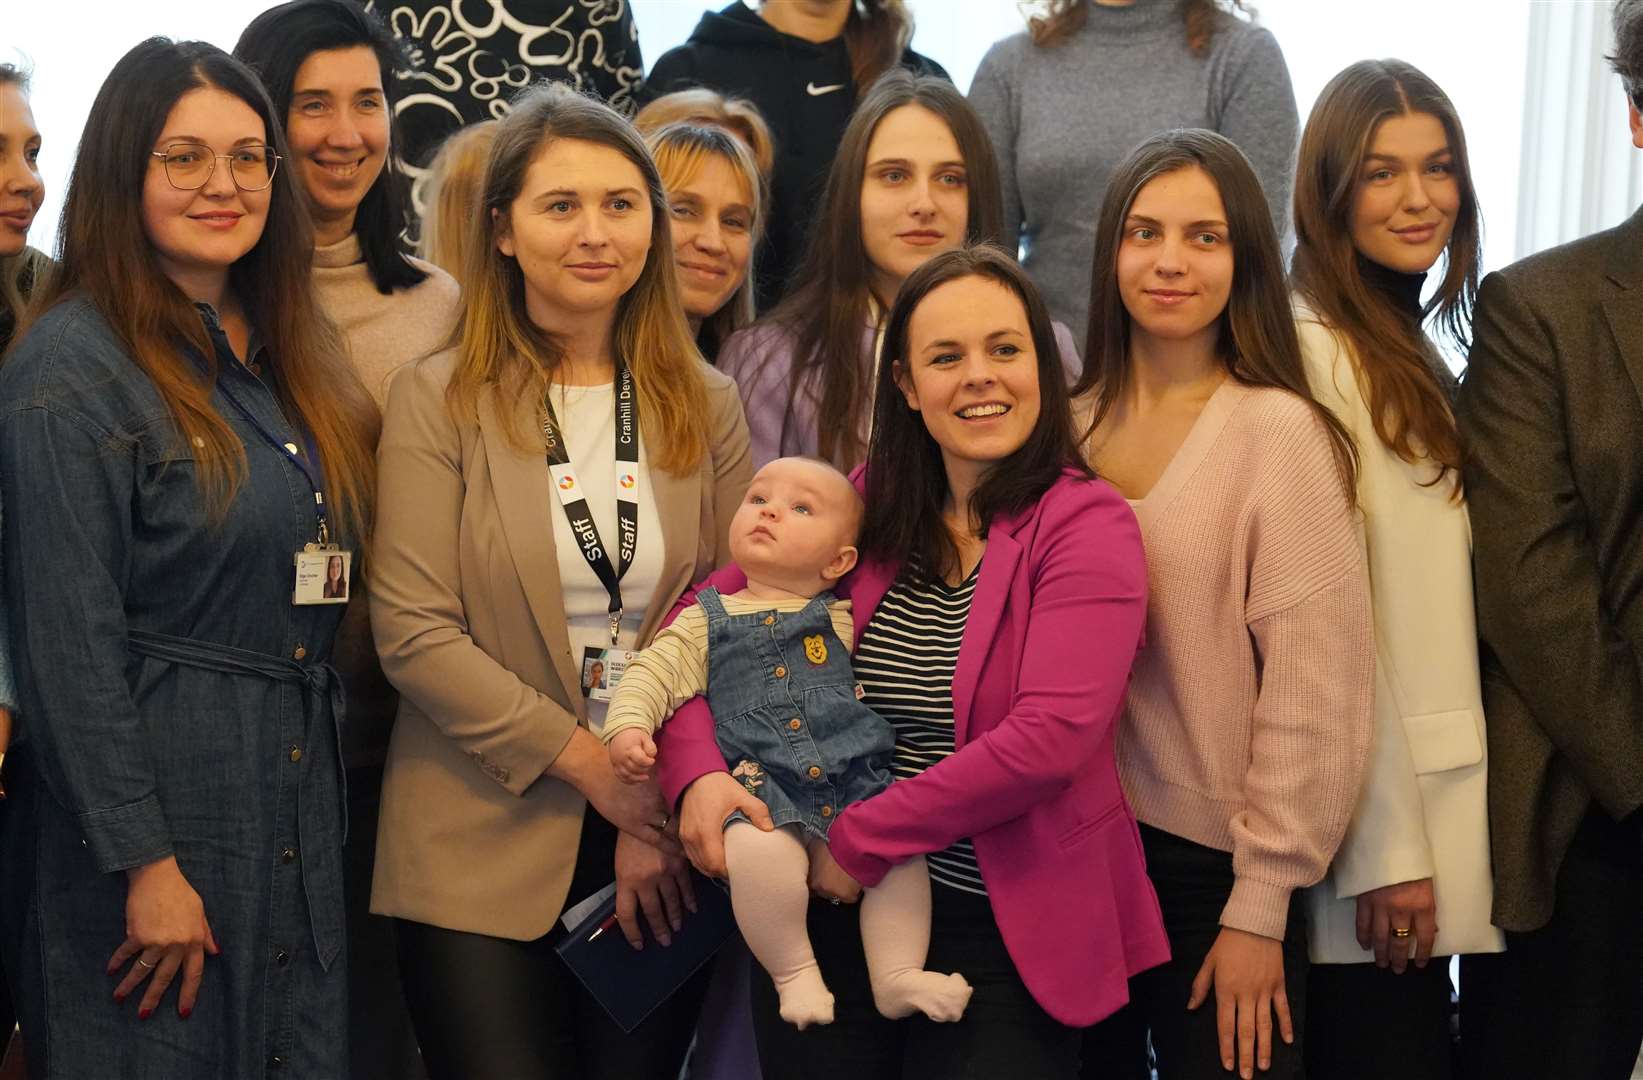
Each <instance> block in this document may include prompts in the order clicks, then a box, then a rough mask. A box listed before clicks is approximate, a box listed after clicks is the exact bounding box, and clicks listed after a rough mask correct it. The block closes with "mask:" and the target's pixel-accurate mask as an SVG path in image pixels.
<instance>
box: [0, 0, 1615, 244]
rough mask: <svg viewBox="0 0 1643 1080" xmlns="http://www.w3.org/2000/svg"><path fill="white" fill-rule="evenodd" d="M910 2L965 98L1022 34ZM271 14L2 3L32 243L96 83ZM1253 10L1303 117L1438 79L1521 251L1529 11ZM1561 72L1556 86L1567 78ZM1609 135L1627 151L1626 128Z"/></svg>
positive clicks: (993, 19)
mask: <svg viewBox="0 0 1643 1080" xmlns="http://www.w3.org/2000/svg"><path fill="white" fill-rule="evenodd" d="M630 2H631V3H632V4H633V7H634V13H635V17H636V18H637V20H638V23H639V29H640V42H641V45H642V47H643V49H644V53H645V56H646V58H647V59H649V60H652V61H654V60H655V58H656V57H658V56H660V55H661V54H662V53H663V52H664V51H666V50H667V49H668V48H670V47H671V46H673V45H676V44H678V43H680V42H682V41H683V40H684V39H685V38H686V36H688V34H689V32H690V29H691V27H692V26H694V25H695V23H696V20H697V19H698V18H699V17H700V16H701V13H702V12H703V11H705V10H708V8H709V7H710V6H712V7H717V6H719V5H718V4H713V5H709V4H707V3H704V2H702V0H630ZM1566 2H1573V0H1566ZM911 4H912V7H913V10H914V13H915V15H916V18H917V20H918V32H917V36H916V38H915V39H914V45H915V47H916V48H918V49H919V50H920V51H921V52H924V53H926V54H927V55H930V56H932V57H934V58H935V59H936V60H938V61H940V62H941V63H942V64H943V65H944V66H945V67H946V68H947V69H948V70H949V71H950V72H951V73H952V75H953V78H954V80H955V81H956V82H957V83H958V85H959V86H960V87H961V88H967V87H968V86H969V84H970V79H971V76H972V75H973V74H974V72H975V68H976V65H977V64H978V63H979V62H980V60H981V56H982V54H983V53H984V52H985V51H986V49H987V47H988V46H989V45H990V44H991V43H992V42H993V41H994V40H996V39H997V38H999V37H1002V36H1004V35H1006V34H1010V33H1015V32H1017V31H1019V30H1020V29H1022V27H1023V25H1024V23H1023V22H1022V18H1021V15H1020V12H1019V10H1018V8H1017V5H1016V3H1015V2H1014V0H911ZM266 6H268V5H267V4H266V3H265V2H264V0H213V2H212V3H209V4H202V3H198V2H196V0H140V2H137V3H133V2H130V0H44V2H38V3H24V2H22V0H17V2H15V3H7V5H6V7H7V11H6V15H5V26H6V34H7V40H6V41H5V42H4V43H3V44H0V57H3V58H8V59H9V58H14V57H15V56H16V55H18V54H21V55H22V56H23V57H24V58H25V59H27V60H28V61H30V62H31V63H32V64H33V66H34V68H35V85H34V99H33V103H34V111H35V116H36V118H37V119H38V120H39V122H40V126H41V129H42V130H43V131H44V132H45V148H44V153H43V155H42V164H43V168H44V171H45V175H46V180H47V184H48V189H47V197H46V205H45V207H44V209H43V211H42V217H41V219H40V224H39V225H38V226H36V229H35V232H34V236H33V239H34V241H35V243H36V245H37V246H49V245H50V244H51V238H52V235H53V233H54V232H55V225H56V219H57V214H58V211H59V208H60V205H61V204H60V196H61V194H62V190H63V185H64V183H65V182H66V180H67V177H68V170H69V166H70V164H71V162H72V158H73V150H74V144H75V142H76V140H77V139H78V137H79V132H80V128H81V126H82V125H83V123H84V120H85V115H86V113H87V111H88V110H89V108H90V105H91V101H92V98H93V97H94V96H95V94H96V92H97V86H98V84H99V83H100V82H101V80H102V78H103V76H104V75H105V74H106V73H107V72H108V69H109V67H110V66H111V65H112V64H113V63H114V61H115V60H117V59H118V58H119V56H120V55H121V54H122V53H123V52H124V51H125V50H126V49H128V48H130V47H131V45H133V44H134V43H136V42H137V41H138V40H140V39H141V38H143V37H145V36H147V35H150V34H167V35H171V36H178V37H192V38H204V39H205V40H208V41H213V42H215V43H217V44H219V45H222V46H224V47H230V46H232V45H233V42H234V40H235V38H237V37H238V35H239V31H240V29H241V28H242V27H243V26H244V25H245V23H246V22H247V21H249V20H250V18H251V17H252V16H253V15H254V14H256V13H257V12H258V11H260V10H262V9H263V8H264V7H266ZM1257 7H1258V9H1259V11H1260V15H1261V20H1262V22H1263V23H1264V25H1266V26H1267V27H1269V28H1270V29H1271V30H1272V31H1273V33H1274V34H1276V35H1277V37H1278V41H1279V43H1280V44H1281V45H1282V46H1283V49H1284V53H1285V55H1286V57H1287V58H1288V62H1289V67H1290V72H1291V75H1292V76H1293V78H1294V82H1295V90H1296V97H1297V99H1298V101H1299V103H1300V107H1301V112H1302V115H1303V117H1304V115H1305V113H1306V111H1307V109H1308V108H1309V107H1310V106H1311V103H1312V101H1313V99H1314V97H1316V95H1317V92H1318V90H1319V89H1320V88H1322V86H1323V84H1324V83H1325V82H1326V81H1327V80H1328V79H1329V77H1330V76H1331V75H1333V74H1334V73H1335V72H1336V71H1337V70H1339V69H1340V68H1341V67H1343V66H1344V65H1346V64H1347V63H1350V62H1351V61H1353V60H1356V59H1359V58H1362V57H1366V56H1397V57H1400V58H1402V59H1405V60H1408V61H1410V62H1411V63H1414V64H1416V65H1417V66H1419V67H1421V68H1423V69H1425V70H1426V71H1427V73H1428V74H1430V75H1431V76H1432V77H1433V78H1435V79H1436V80H1437V81H1438V82H1439V83H1440V84H1441V85H1442V86H1443V87H1444V88H1445V89H1446V90H1447V91H1448V92H1449V94H1450V96H1451V97H1452V98H1454V100H1455V104H1456V106H1457V107H1458V108H1459V110H1460V113H1461V117H1462V119H1463V121H1464V122H1465V124H1466V129H1467V138H1468V141H1469V143H1470V146H1471V150H1472V160H1473V164H1474V168H1475V171H1476V174H1477V185H1478V188H1479V193H1480V197H1481V199H1482V202H1483V210H1484V219H1485V222H1486V226H1487V234H1486V244H1485V261H1486V264H1487V265H1488V266H1490V267H1495V266H1500V265H1503V264H1504V263H1506V262H1508V261H1510V260H1511V259H1512V258H1513V257H1514V255H1515V254H1517V252H1516V251H1515V248H1516V246H1517V245H1516V232H1517V227H1518V226H1517V217H1518V215H1517V200H1518V173H1519V168H1520V150H1521V146H1522V126H1523V119H1524V115H1525V107H1524V85H1525V71H1526V69H1527V62H1526V55H1527V53H1526V50H1527V47H1528V28H1529V21H1530V20H1529V10H1530V7H1531V0H1258V4H1257ZM1555 64H1556V61H1554V70H1553V71H1552V72H1551V76H1552V77H1553V78H1556V77H1558V74H1559V73H1558V72H1557V71H1556V70H1555ZM1563 65H1564V69H1565V70H1564V71H1563V73H1562V74H1563V77H1564V78H1566V79H1568V80H1574V79H1577V78H1578V79H1585V78H1587V76H1588V73H1587V72H1578V73H1577V72H1574V71H1573V70H1572V68H1571V67H1570V65H1569V64H1568V63H1567V62H1566V61H1565V62H1563ZM1615 92H1616V93H1618V92H1619V91H1618V89H1616V91H1615ZM1613 137H1614V139H1615V140H1617V141H1618V140H1623V139H1624V138H1625V133H1624V130H1620V131H1616V132H1614V133H1613ZM1623 145H1624V144H1622V147H1623ZM1540 197H1541V198H1544V197H1545V195H1544V193H1542V194H1541V196H1540ZM1616 220H1618V218H1616ZM1609 223H1610V222H1607V221H1605V222H1602V223H1601V224H1609Z"/></svg>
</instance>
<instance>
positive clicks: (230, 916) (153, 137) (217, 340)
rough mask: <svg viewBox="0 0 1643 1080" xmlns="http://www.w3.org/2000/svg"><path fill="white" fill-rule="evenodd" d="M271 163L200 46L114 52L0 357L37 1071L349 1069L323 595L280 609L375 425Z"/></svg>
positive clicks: (343, 505) (19, 931)
mask: <svg viewBox="0 0 1643 1080" xmlns="http://www.w3.org/2000/svg"><path fill="white" fill-rule="evenodd" d="M282 156H283V140H282V138H281V136H280V133H279V125H278V124H277V123H276V122H275V120H274V117H273V115H272V110H271V108H270V106H269V103H268V99H267V97H266V95H265V94H264V93H263V91H262V89H261V87H260V85H259V84H258V83H257V82H256V79H255V77H254V76H253V75H252V74H251V73H250V72H249V71H248V70H247V69H246V68H244V67H243V66H242V65H240V64H239V63H238V62H237V61H235V60H233V59H231V58H230V57H229V56H228V55H227V54H226V53H223V52H222V51H221V50H219V49H216V48H215V47H213V46H210V45H206V44H203V43H192V42H191V43H183V44H174V43H172V42H170V41H167V40H165V39H162V38H155V39H151V40H149V41H147V42H144V43H143V44H141V45H139V46H137V47H136V48H134V49H133V50H132V51H131V52H129V53H127V54H126V56H125V57H124V58H123V59H122V60H121V61H120V62H119V63H118V64H117V65H116V66H115V68H114V70H113V71H112V72H111V73H110V75H109V77H108V80H107V82H106V83H105V84H104V85H103V87H102V90H101V91H100V92H99V95H98V97H97V100H96V103H95V104H94V105H93V107H92V111H91V119H90V121H89V122H88V124H87V126H86V131H85V135H84V138H83V140H82V142H81V144H80V154H79V158H78V160H77V161H76V163H75V168H74V173H73V175H72V178H71V180H70V185H69V192H68V197H67V202H66V208H65V212H64V218H63V251H62V255H63V258H62V262H61V265H60V268H59V272H58V274H57V275H56V276H55V278H54V280H53V281H52V282H51V283H50V284H49V285H48V286H47V287H46V289H45V291H44V295H43V296H41V297H40V298H39V299H40V304H41V307H40V310H41V311H42V314H41V315H40V316H39V317H38V318H37V319H35V320H34V321H33V323H32V325H31V326H27V327H25V328H24V329H23V331H22V337H21V339H20V341H19V343H18V345H17V348H16V349H15V350H14V353H13V355H12V357H11V359H10V361H9V362H8V363H7V366H6V368H5V370H4V372H3V373H0V489H3V493H4V500H5V503H6V504H7V505H8V506H10V507H13V508H26V513H25V514H22V515H18V516H16V517H13V516H11V515H8V516H7V518H6V520H5V533H4V551H3V558H4V565H5V569H6V573H7V580H6V606H7V611H6V615H7V620H8V623H9V626H10V630H11V634H12V642H13V647H14V649H15V651H16V657H17V660H18V672H17V674H18V689H19V692H20V702H21V713H22V717H23V726H22V729H21V731H20V733H19V738H18V741H17V743H16V745H15V746H14V748H13V752H12V754H11V755H9V756H8V760H7V766H8V770H10V771H11V772H12V774H13V778H14V781H15V783H14V791H13V803H12V805H11V806H10V808H9V809H10V810H12V811H13V812H10V813H8V814H7V815H6V820H5V823H4V827H5V834H6V835H5V837H4V844H5V848H6V851H7V853H8V874H7V878H6V889H5V890H4V894H3V900H4V915H5V918H4V920H3V922H4V927H5V930H6V933H5V944H6V947H7V956H6V962H7V970H8V971H9V972H10V973H11V974H12V976H13V978H14V981H15V984H16V988H17V990H18V991H19V1000H18V1009H19V1013H20V1016H21V1020H22V1026H23V1030H24V1033H25V1036H26V1037H27V1039H28V1043H29V1057H30V1065H31V1067H32V1070H33V1075H34V1076H36V1077H75V1078H79V1077H99V1078H101V1077H121V1078H122V1080H148V1078H153V1080H160V1078H164V1080H189V1078H207V1077H210V1078H218V1077H224V1078H228V1077H232V1078H236V1080H237V1078H244V1077H251V1076H258V1075H263V1074H264V1073H273V1072H275V1071H278V1073H279V1074H280V1075H289V1076H301V1077H316V1078H317V1077H325V1078H333V1077H340V1076H345V1075H346V1073H347V1064H346V1062H347V1057H346V1048H347V1039H346V1033H345V1031H344V1030H343V1026H342V1024H343V1021H342V1017H343V1016H344V1015H345V1011H344V999H345V990H344V969H345V967H346V964H345V961H344V953H343V916H342V892H341V890H342V881H341V848H342V841H343V836H344V832H345V828H346V826H345V823H344V820H343V813H342V790H341V781H340V776H341V774H340V763H339V760H338V754H337V734H338V725H339V723H340V721H341V719H342V701H341V691H340V686H339V684H338V681H337V679H336V676H335V672H334V671H333V669H332V668H331V667H330V665H329V663H328V658H329V654H330V649H331V643H332V638H333V636H334V634H335V630H336V625H337V621H338V619H339V618H340V616H341V612H342V607H341V606H340V605H337V604H334V603H333V604H329V605H312V606H305V605H299V604H296V603H294V587H295V582H296V574H295V556H296V554H297V553H299V552H302V551H303V550H304V548H305V546H306V545H309V544H323V543H325V542H326V541H330V542H334V543H337V544H339V545H340V547H341V548H342V549H344V550H347V549H349V548H354V549H356V550H357V549H358V548H359V546H360V541H361V540H362V539H363V529H362V527H361V526H362V524H363V522H362V518H363V515H362V514H361V513H360V508H361V507H363V506H365V505H368V499H369V495H370V487H371V484H372V474H371V452H372V447H373V443H374V440H375V432H376V430H377V424H378V420H377V416H376V413H375V410H374V409H373V408H372V406H371V403H370V399H369V397H368V396H367V395H366V393H365V391H364V388H363V387H362V386H361V385H360V384H359V382H358V380H357V379H356V378H355V377H354V376H353V375H352V374H351V373H349V371H348V368H347V366H346V365H345V364H342V363H339V362H338V360H339V354H340V352H341V345H340V340H339V338H338V336H337V334H336V330H335V328H334V327H333V326H332V325H331V324H330V323H329V322H328V321H327V320H326V319H325V317H324V316H323V315H322V314H321V313H320V312H319V309H318V308H317V306H316V304H315V302H314V298H313V295H312V292H311V291H310V285H309V266H308V260H309V251H310V247H311V244H312V240H311V236H310V230H309V228H308V226H307V219H306V217H305V216H304V214H303V213H302V210H301V208H300V202H299V198H300V197H299V195H298V193H297V191H296V190H295V189H294V187H293V186H292V183H291V180H290V177H289V174H288V173H287V172H286V171H284V170H281V169H280V168H279V163H280V157H282ZM321 490H322V491H323V495H324V498H323V502H322V501H321V500H320V498H319V497H318V493H319V491H321ZM315 557H317V558H319V559H320V561H321V562H322V563H323V559H324V554H323V552H313V553H310V558H315ZM356 568H357V564H356ZM316 591H317V590H316ZM13 765H15V766H16V768H15V769H12V766H13Z"/></svg>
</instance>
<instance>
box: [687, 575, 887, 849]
mask: <svg viewBox="0 0 1643 1080" xmlns="http://www.w3.org/2000/svg"><path fill="white" fill-rule="evenodd" d="M832 602H833V594H832V593H822V594H821V595H820V596H817V597H814V598H812V599H811V601H810V603H808V604H806V605H805V606H804V607H803V608H802V609H801V610H799V611H796V612H794V611H787V612H783V611H775V610H771V611H758V612H751V613H749V614H746V615H732V614H730V613H729V612H728V611H727V610H725V606H724V603H723V602H722V601H721V600H720V599H719V591H718V590H717V589H715V588H713V587H711V586H709V587H708V588H705V589H703V590H702V591H700V592H699V593H697V594H696V603H698V604H699V605H701V608H702V610H703V611H704V612H706V613H707V703H708V707H709V708H710V709H711V710H712V712H713V723H714V734H715V737H716V738H717V740H718V743H719V749H720V751H721V752H723V754H724V756H725V765H726V766H727V767H729V769H730V775H731V776H733V777H735V778H736V779H737V780H738V781H740V783H741V785H742V786H743V787H744V788H746V789H747V790H748V791H749V792H750V793H752V794H753V795H754V796H756V797H758V798H759V799H760V800H761V801H763V802H764V804H765V805H766V806H767V807H769V809H770V820H771V821H772V822H774V823H775V825H776V827H777V828H781V827H782V826H784V825H798V826H801V827H802V828H803V829H804V831H805V833H807V834H808V835H810V836H817V837H821V838H822V839H826V838H827V830H828V827H829V826H830V825H832V824H833V821H834V819H835V818H836V817H837V815H838V813H839V811H840V810H843V809H844V808H845V807H847V806H849V805H850V804H851V803H854V802H859V801H861V800H862V799H866V798H870V797H872V796H874V795H877V794H878V793H879V792H881V791H883V790H884V789H885V788H887V787H889V786H890V755H891V754H892V753H893V752H894V751H895V748H896V733H895V730H894V729H893V728H892V727H891V726H890V723H889V721H887V720H885V719H884V718H883V717H882V716H880V715H879V714H878V713H876V712H874V711H873V710H872V709H869V708H868V707H867V706H866V705H863V704H862V703H861V701H860V700H859V699H858V698H857V696H856V676H855V670H854V669H853V668H852V667H851V666H850V653H849V652H848V651H847V650H846V649H845V647H844V644H843V642H841V641H839V638H838V635H837V634H835V633H834V632H833V619H832V617H831V616H830V615H828V613H827V605H828V604H829V603H832ZM740 817H741V815H740V811H738V812H737V813H736V814H733V815H732V816H731V820H737V819H738V818H740Z"/></svg>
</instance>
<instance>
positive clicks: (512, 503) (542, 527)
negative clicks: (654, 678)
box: [479, 394, 659, 723]
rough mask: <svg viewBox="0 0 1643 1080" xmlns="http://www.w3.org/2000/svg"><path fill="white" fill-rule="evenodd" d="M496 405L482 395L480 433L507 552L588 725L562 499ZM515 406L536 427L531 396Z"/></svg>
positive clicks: (542, 463) (527, 426)
mask: <svg viewBox="0 0 1643 1080" xmlns="http://www.w3.org/2000/svg"><path fill="white" fill-rule="evenodd" d="M497 405H498V403H497V401H496V398H495V396H494V395H490V394H487V395H484V396H482V398H481V400H480V404H479V434H480V438H481V439H483V440H484V443H485V458H486V461H487V462H488V463H489V466H490V474H491V489H492V491H494V492H495V494H496V511H497V515H498V516H499V517H500V518H501V519H502V532H503V534H504V535H506V536H507V538H508V550H509V551H510V552H511V553H512V555H513V565H514V570H515V572H516V573H517V574H518V575H519V584H520V587H521V588H522V589H523V590H524V592H525V599H526V601H527V602H528V603H529V604H530V608H531V615H532V616H533V617H534V618H535V620H536V626H537V629H538V630H540V631H541V632H542V640H543V641H544V642H546V643H547V646H548V653H549V655H550V656H552V657H553V666H554V670H555V671H556V672H557V673H558V675H559V679H560V682H561V683H562V684H563V685H564V688H565V699H566V700H568V701H570V702H572V703H573V705H574V707H575V709H576V714H577V718H578V719H580V720H581V721H582V722H583V723H586V722H587V711H586V709H585V707H584V705H583V700H582V680H581V678H580V677H579V674H578V673H579V670H580V668H579V665H578V664H577V661H576V659H575V658H574V657H573V656H571V650H570V631H569V629H568V628H567V627H566V625H565V589H564V585H563V584H562V583H561V582H560V580H559V552H558V549H557V548H556V547H555V546H554V542H553V519H552V518H551V517H550V516H549V515H550V514H557V513H559V500H558V499H557V498H555V497H554V493H553V484H552V482H551V480H550V477H549V475H548V466H547V462H546V459H545V457H544V456H543V454H542V453H540V452H539V453H536V454H527V453H520V451H519V450H518V448H517V447H515V446H514V445H513V444H512V442H511V441H510V440H509V439H508V436H507V430H506V428H505V427H504V421H503V418H502V417H501V416H499V415H498V411H497ZM516 409H517V413H516V415H515V417H514V418H513V422H514V423H517V424H519V425H521V428H522V430H525V431H530V430H532V428H533V427H534V425H535V423H536V419H537V417H536V409H535V406H534V404H533V403H532V402H531V401H530V400H529V399H528V398H527V399H524V400H521V401H520V402H518V403H517V404H516ZM658 494H659V493H658Z"/></svg>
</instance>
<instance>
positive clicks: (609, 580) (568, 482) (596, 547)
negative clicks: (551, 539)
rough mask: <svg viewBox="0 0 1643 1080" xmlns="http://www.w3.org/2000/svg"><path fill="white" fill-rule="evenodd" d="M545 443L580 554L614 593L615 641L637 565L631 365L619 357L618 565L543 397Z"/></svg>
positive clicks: (636, 412) (634, 408)
mask: <svg viewBox="0 0 1643 1080" xmlns="http://www.w3.org/2000/svg"><path fill="white" fill-rule="evenodd" d="M542 442H543V444H544V445H545V446H546V447H547V457H548V472H549V473H550V474H551V476H552V477H553V487H554V490H555V491H557V492H558V493H559V505H560V507H562V508H563V509H564V511H565V519H566V520H567V521H568V522H570V531H571V534H572V535H573V536H575V537H576V544H577V546H578V547H579V548H580V549H581V551H582V558H584V559H586V560H587V561H588V566H589V567H590V568H591V569H592V570H593V572H594V575H595V576H597V577H598V578H599V583H600V584H601V585H603V586H604V587H605V591H606V592H607V593H609V594H610V643H611V644H612V645H615V644H616V639H617V635H618V634H619V633H620V632H621V629H622V579H623V578H624V577H626V576H627V572H628V568H629V567H630V566H632V565H633V552H634V549H635V548H636V547H637V546H638V543H639V402H638V399H637V398H636V397H635V396H634V392H633V373H632V372H631V371H629V370H628V367H627V365H626V364H624V363H622V362H621V361H617V364H616V530H617V533H618V536H617V552H616V559H617V561H616V565H615V566H612V565H611V561H610V553H609V552H608V551H606V550H605V545H604V541H603V540H602V539H601V538H600V536H599V527H598V526H597V525H595V524H594V523H593V514H592V512H591V511H590V510H589V509H588V500H587V496H586V495H585V494H584V493H583V491H582V484H581V482H580V481H578V480H577V478H576V467H575V466H574V465H572V464H571V460H570V451H569V450H568V449H567V448H566V446H565V439H564V436H563V434H562V432H561V429H560V427H559V421H558V418H557V417H555V416H554V414H553V402H552V401H550V400H549V399H548V398H547V397H544V398H543V399H542Z"/></svg>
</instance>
